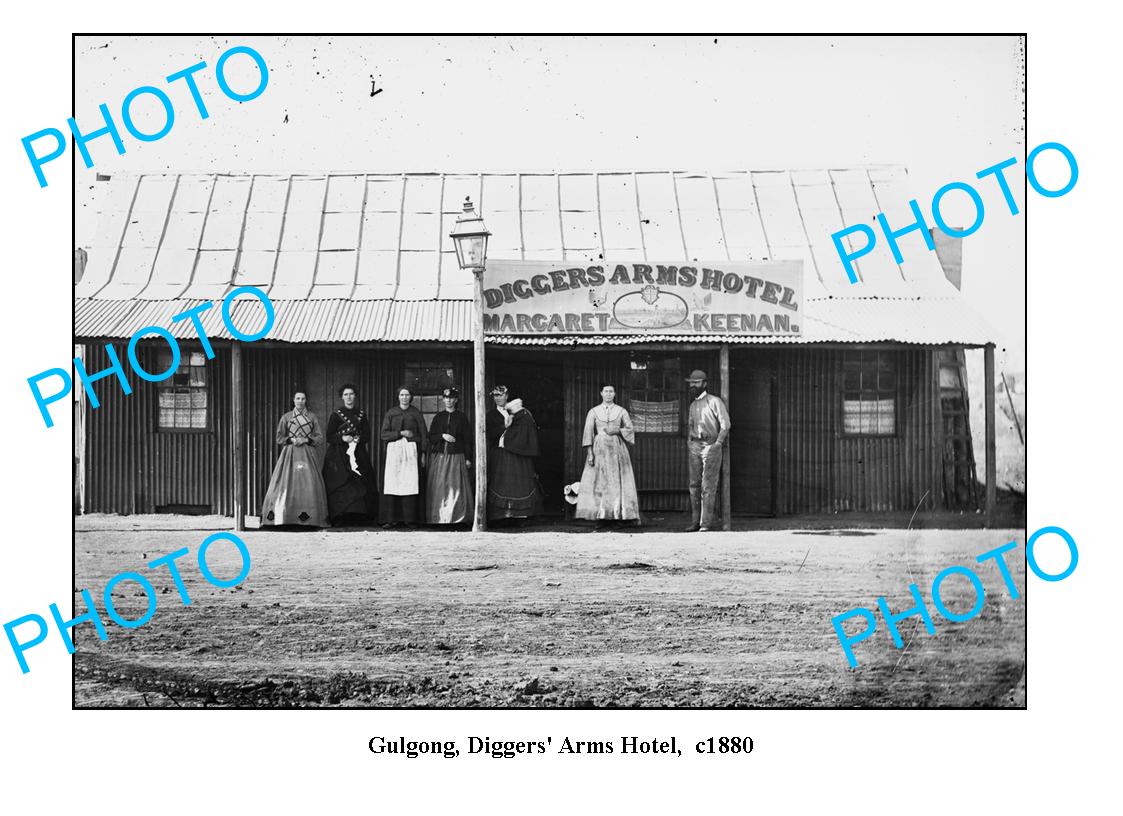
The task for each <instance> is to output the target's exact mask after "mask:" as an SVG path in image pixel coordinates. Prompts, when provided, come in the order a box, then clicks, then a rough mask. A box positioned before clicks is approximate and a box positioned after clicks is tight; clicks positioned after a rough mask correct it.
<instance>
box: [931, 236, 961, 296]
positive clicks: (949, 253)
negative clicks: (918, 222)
mask: <svg viewBox="0 0 1123 816" xmlns="http://www.w3.org/2000/svg"><path fill="white" fill-rule="evenodd" d="M929 232H931V233H932V240H933V241H934V242H935V244H936V257H937V258H939V259H940V266H942V267H943V269H944V277H946V278H947V279H948V280H949V281H951V283H952V286H954V287H955V288H956V289H962V288H963V287H962V285H961V284H962V283H963V239H962V238H952V237H951V236H950V235H948V234H947V233H945V232H943V231H942V230H938V229H933V230H929Z"/></svg>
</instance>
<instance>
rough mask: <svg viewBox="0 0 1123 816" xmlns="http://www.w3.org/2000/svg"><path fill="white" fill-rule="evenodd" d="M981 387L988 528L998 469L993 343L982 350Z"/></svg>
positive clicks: (992, 511)
mask: <svg viewBox="0 0 1123 816" xmlns="http://www.w3.org/2000/svg"><path fill="white" fill-rule="evenodd" d="M983 386H984V391H985V392H986V393H985V395H984V405H985V407H986V450H987V469H986V525H987V526H988V527H989V526H991V524H993V522H994V506H995V503H996V497H997V488H998V485H997V475H998V467H997V462H995V434H994V343H987V344H986V346H985V347H984V348H983Z"/></svg>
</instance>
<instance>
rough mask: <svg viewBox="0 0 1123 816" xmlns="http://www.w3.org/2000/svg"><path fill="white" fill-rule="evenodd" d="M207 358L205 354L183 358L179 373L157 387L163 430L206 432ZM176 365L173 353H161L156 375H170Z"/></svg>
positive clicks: (193, 353) (187, 354)
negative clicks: (173, 365) (164, 372)
mask: <svg viewBox="0 0 1123 816" xmlns="http://www.w3.org/2000/svg"><path fill="white" fill-rule="evenodd" d="M206 362H207V358H206V357H204V356H203V353H202V352H201V351H185V352H183V354H181V355H180V358H179V367H178V368H177V369H176V370H175V373H174V374H173V375H172V376H170V377H168V379H166V380H162V381H161V382H159V383H157V388H158V389H159V410H160V414H159V417H158V420H157V424H156V427H157V429H159V430H162V431H163V430H185V429H186V430H206V428H207V369H206V367H205V364H206ZM171 364H172V353H171V351H170V350H167V351H161V352H160V355H159V358H158V364H157V366H156V368H155V369H154V370H155V371H167V370H168V368H170V367H171Z"/></svg>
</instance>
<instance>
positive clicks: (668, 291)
mask: <svg viewBox="0 0 1123 816" xmlns="http://www.w3.org/2000/svg"><path fill="white" fill-rule="evenodd" d="M483 284H484V332H485V333H487V334H518V335H550V334H593V335H596V334H632V335H634V334H683V335H700V334H714V335H730V334H740V335H795V336H798V335H799V334H800V332H801V326H802V324H803V319H802V312H803V262H802V261H766V262H761V263H749V262H741V261H720V262H708V263H704V264H700V263H697V262H685V263H684V262H681V261H680V262H678V263H675V262H667V263H647V262H644V263H638V262H628V261H621V262H619V263H616V262H613V263H601V264H597V265H595V266H576V265H574V264H573V263H572V262H570V263H568V264H567V263H566V262H564V261H507V260H494V261H488V263H487V268H486V269H485V271H484V281H483Z"/></svg>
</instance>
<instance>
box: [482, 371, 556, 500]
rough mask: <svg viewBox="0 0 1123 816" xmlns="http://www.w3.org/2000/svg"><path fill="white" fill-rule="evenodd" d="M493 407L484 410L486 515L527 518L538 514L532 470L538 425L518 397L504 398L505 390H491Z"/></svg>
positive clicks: (539, 497)
mask: <svg viewBox="0 0 1123 816" xmlns="http://www.w3.org/2000/svg"><path fill="white" fill-rule="evenodd" d="M491 395H492V397H493V398H494V399H495V409H494V410H491V411H488V416H487V422H486V429H487V442H488V451H487V517H488V518H489V519H505V518H530V517H531V516H538V515H541V514H542V488H541V486H539V484H538V476H537V474H535V472H534V459H535V457H537V456H538V453H539V451H538V426H537V425H536V424H535V422H534V417H533V416H532V415H531V413H530V411H528V410H526V409H525V408H523V405H522V400H521V399H515V400H511V401H510V402H508V401H507V389H506V387H505V386H502V385H497V386H496V387H495V388H493V389H492V391H491Z"/></svg>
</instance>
